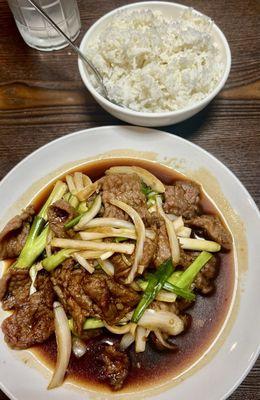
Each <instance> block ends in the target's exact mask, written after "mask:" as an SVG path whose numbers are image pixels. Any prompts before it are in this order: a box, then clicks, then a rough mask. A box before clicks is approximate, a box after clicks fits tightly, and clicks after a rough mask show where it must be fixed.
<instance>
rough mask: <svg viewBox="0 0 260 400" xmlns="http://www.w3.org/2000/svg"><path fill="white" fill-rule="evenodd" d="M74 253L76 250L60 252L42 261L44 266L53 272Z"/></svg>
mask: <svg viewBox="0 0 260 400" xmlns="http://www.w3.org/2000/svg"><path fill="white" fill-rule="evenodd" d="M74 252H75V250H73V249H63V250H60V251H58V252H57V253H55V254H52V255H51V256H50V257H47V258H45V259H44V260H43V261H42V266H43V267H44V268H45V269H46V270H47V271H49V272H50V271H53V270H54V269H55V268H56V267H57V266H58V265H60V264H61V263H62V262H63V261H65V260H66V259H67V258H69V257H70V256H71V254H72V253H74Z"/></svg>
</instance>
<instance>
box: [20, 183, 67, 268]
mask: <svg viewBox="0 0 260 400" xmlns="http://www.w3.org/2000/svg"><path fill="white" fill-rule="evenodd" d="M66 190H67V185H66V184H65V183H63V182H61V181H59V182H57V183H56V185H55V186H54V188H53V190H52V192H51V194H50V196H49V197H48V199H47V200H46V202H45V204H44V205H43V207H42V209H41V210H40V212H39V214H38V215H37V216H36V217H35V218H34V221H33V224H32V226H31V229H30V232H29V235H28V237H27V239H26V242H25V245H24V247H23V249H22V251H21V253H20V255H19V257H18V259H17V261H16V263H15V264H14V267H15V268H30V267H31V266H32V265H33V263H34V261H35V260H36V258H37V257H39V255H40V254H41V253H42V252H43V250H44V248H45V245H46V240H47V236H48V232H49V228H48V227H46V228H45V229H44V230H43V228H44V225H45V224H46V219H47V210H48V207H49V206H50V205H51V204H52V203H54V202H55V201H57V200H59V199H61V198H62V197H63V196H64V194H65V192H66Z"/></svg>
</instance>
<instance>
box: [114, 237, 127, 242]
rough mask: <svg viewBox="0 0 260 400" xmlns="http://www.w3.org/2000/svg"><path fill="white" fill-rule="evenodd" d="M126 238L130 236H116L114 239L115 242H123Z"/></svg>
mask: <svg viewBox="0 0 260 400" xmlns="http://www.w3.org/2000/svg"><path fill="white" fill-rule="evenodd" d="M126 240H128V238H125V237H116V238H115V239H114V242H116V243H121V242H125V241H126Z"/></svg>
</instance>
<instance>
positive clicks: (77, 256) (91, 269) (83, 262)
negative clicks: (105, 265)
mask: <svg viewBox="0 0 260 400" xmlns="http://www.w3.org/2000/svg"><path fill="white" fill-rule="evenodd" d="M73 258H75V260H76V261H77V262H78V263H79V264H80V265H81V266H82V267H83V268H84V269H86V270H87V271H88V272H89V273H90V274H93V272H94V271H95V268H94V267H92V265H90V264H89V262H88V261H87V260H86V259H85V258H84V257H82V256H81V255H80V254H78V253H74V254H73Z"/></svg>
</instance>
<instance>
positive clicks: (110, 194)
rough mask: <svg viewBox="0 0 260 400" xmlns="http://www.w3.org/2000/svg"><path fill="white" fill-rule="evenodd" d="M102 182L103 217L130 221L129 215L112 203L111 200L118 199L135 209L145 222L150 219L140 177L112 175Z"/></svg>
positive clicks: (134, 175)
mask: <svg viewBox="0 0 260 400" xmlns="http://www.w3.org/2000/svg"><path fill="white" fill-rule="evenodd" d="M101 182H102V201H103V204H104V214H103V217H109V218H118V219H124V220H129V216H128V214H126V213H125V212H124V211H123V210H121V209H120V208H118V207H115V206H113V205H112V204H111V203H110V200H112V199H117V200H120V201H123V202H124V203H126V204H128V205H129V206H131V207H133V208H134V209H135V210H136V211H137V212H138V214H139V215H140V217H141V218H142V219H143V220H144V222H145V221H146V219H149V217H150V216H149V212H148V209H147V205H146V197H145V195H144V194H143V193H142V191H141V188H142V181H141V179H140V177H139V176H138V175H136V174H129V175H128V174H111V175H107V176H105V177H104V178H102V180H101Z"/></svg>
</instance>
